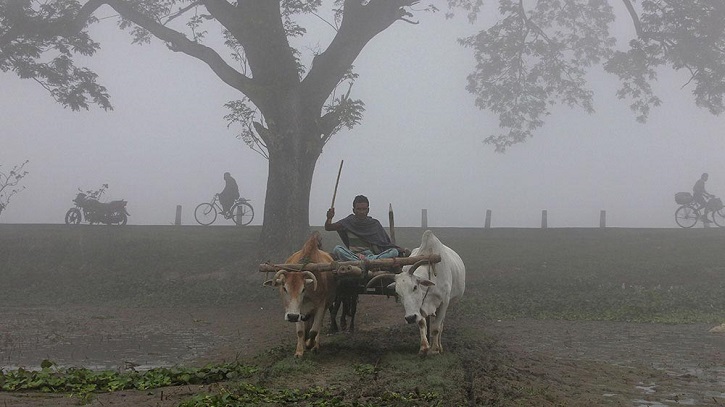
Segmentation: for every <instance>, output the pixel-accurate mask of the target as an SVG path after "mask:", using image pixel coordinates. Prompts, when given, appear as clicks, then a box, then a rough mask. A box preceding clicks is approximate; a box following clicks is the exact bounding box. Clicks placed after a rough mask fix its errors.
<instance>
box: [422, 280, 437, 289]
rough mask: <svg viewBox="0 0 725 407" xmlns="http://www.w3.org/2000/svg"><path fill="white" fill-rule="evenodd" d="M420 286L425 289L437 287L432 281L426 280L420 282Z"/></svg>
mask: <svg viewBox="0 0 725 407" xmlns="http://www.w3.org/2000/svg"><path fill="white" fill-rule="evenodd" d="M419 284H420V285H422V286H423V287H432V286H434V285H436V283H434V282H432V281H430V280H426V279H421V280H420V281H419Z"/></svg>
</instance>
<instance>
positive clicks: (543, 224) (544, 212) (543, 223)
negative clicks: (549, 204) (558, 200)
mask: <svg viewBox="0 0 725 407" xmlns="http://www.w3.org/2000/svg"><path fill="white" fill-rule="evenodd" d="M541 228H542V229H546V228H547V222H546V209H544V210H542V211H541Z"/></svg>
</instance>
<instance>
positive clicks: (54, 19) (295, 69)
mask: <svg viewBox="0 0 725 407" xmlns="http://www.w3.org/2000/svg"><path fill="white" fill-rule="evenodd" d="M620 1H621V4H624V5H625V6H626V8H627V10H628V12H629V17H630V18H631V21H632V24H633V26H634V27H635V29H636V31H637V38H635V39H633V40H632V41H630V43H629V48H628V49H626V50H625V49H618V48H616V43H615V40H614V38H613V37H612V36H611V35H610V33H609V28H610V26H611V24H612V22H613V21H614V18H615V15H614V12H613V9H612V7H611V4H613V3H615V2H620ZM723 3H724V2H723V1H722V0H639V1H635V0H609V1H607V0H548V1H546V0H539V1H535V2H522V1H519V0H499V1H498V8H497V9H496V10H490V11H489V10H488V9H482V5H483V0H446V1H439V2H437V3H435V4H437V6H440V7H442V4H443V5H447V11H446V13H445V15H446V16H451V15H452V13H453V12H454V11H458V10H462V11H463V12H464V13H466V14H467V15H468V18H469V20H470V21H471V22H475V20H476V17H477V16H478V15H479V13H480V12H481V11H482V10H483V11H485V12H490V13H497V14H498V19H497V22H496V23H495V24H494V25H493V26H491V27H490V28H488V29H486V30H483V31H481V32H480V33H479V34H477V35H474V36H471V37H469V38H463V39H461V40H460V43H461V44H462V45H464V46H466V47H470V48H471V49H472V50H473V51H474V53H475V56H476V59H477V61H478V63H477V66H476V68H475V70H474V72H473V73H472V74H471V75H470V76H469V78H468V80H469V84H468V87H467V88H468V90H469V91H470V92H472V93H473V94H474V95H475V96H476V105H477V106H478V107H480V108H481V109H488V110H491V111H493V112H494V113H497V114H498V116H499V121H500V127H501V128H502V129H503V130H504V131H503V133H502V134H498V135H491V136H490V137H488V138H487V141H488V142H490V143H492V144H494V145H495V146H496V148H497V150H500V151H502V150H504V149H505V148H507V147H508V146H511V145H513V144H515V143H519V142H522V141H525V140H526V139H527V138H528V137H531V136H532V134H533V131H534V130H535V129H536V128H538V127H540V126H541V125H542V124H543V117H544V116H546V115H547V114H549V108H550V106H552V105H554V104H560V103H563V104H567V105H570V106H581V107H582V108H584V110H585V111H587V112H592V111H594V107H593V103H592V91H591V90H589V89H588V88H587V86H586V85H587V82H586V77H585V75H586V73H587V71H588V70H589V68H591V67H592V66H593V65H596V64H602V65H603V66H604V68H605V69H606V70H607V71H609V72H611V73H613V74H615V75H617V76H619V78H620V79H621V83H622V86H621V88H620V89H619V90H618V95H619V97H620V98H623V99H627V100H629V101H630V106H631V108H632V109H633V110H634V111H635V112H636V113H637V114H638V119H639V120H645V119H646V117H647V114H648V113H649V110H650V108H651V107H652V106H657V105H659V104H660V100H659V99H658V98H657V96H656V95H655V94H654V93H653V91H652V88H651V85H650V82H651V81H653V80H655V79H656V77H657V75H656V74H657V69H658V68H659V67H661V66H669V67H671V68H673V69H675V70H686V71H688V72H689V75H690V82H692V84H694V91H693V92H694V94H695V101H696V103H697V104H698V105H699V106H703V107H706V108H708V109H709V110H710V111H711V112H712V113H715V114H718V113H720V112H722V110H723V104H722V94H723V92H725V81H724V80H723V78H724V77H725V64H724V63H723V62H725V61H723V50H724V49H725V44H724V43H723V31H724V30H723V21H725V18H724V17H725V16H724V15H723V13H724V11H723V7H724V6H723ZM417 5H418V1H417V0H328V1H323V0H309V1H297V0H277V1H274V0H237V1H231V2H230V1H225V0H87V1H79V0H46V1H31V0H11V1H4V2H2V1H0V69H2V70H3V71H14V72H15V73H16V74H17V75H19V76H20V77H21V78H32V79H34V80H35V81H36V82H38V83H39V84H40V85H41V86H43V87H44V88H45V89H47V90H48V91H49V92H50V94H51V96H53V97H54V98H55V99H56V100H57V101H58V102H59V103H62V104H63V105H65V106H67V107H70V108H71V109H74V110H78V109H80V108H84V109H87V108H88V105H89V104H90V103H93V104H97V105H99V106H100V107H102V108H104V109H110V108H111V104H110V103H109V95H108V94H107V92H106V89H105V88H104V87H103V86H102V85H100V84H99V83H98V82H97V76H96V74H95V73H93V72H91V71H90V70H88V69H86V68H82V67H77V66H75V64H74V61H73V57H74V56H75V55H92V54H93V53H94V52H95V51H96V50H97V49H98V47H99V44H98V43H96V42H94V41H93V40H92V39H91V38H90V36H89V34H88V31H87V28H88V26H89V25H91V24H94V23H97V22H99V20H98V17H97V16H96V15H95V13H96V11H97V10H98V9H100V8H101V7H102V6H109V7H110V8H112V9H113V10H114V11H115V13H117V14H118V24H119V27H120V28H121V29H124V30H128V31H129V32H130V33H131V35H132V38H133V41H134V42H135V43H138V44H143V43H146V42H149V41H150V40H151V39H152V38H153V37H155V38H157V39H159V40H161V41H163V42H164V43H165V44H166V45H167V47H168V48H169V50H171V51H174V52H181V53H184V54H186V55H188V56H190V57H193V58H196V59H198V60H200V61H202V62H204V63H206V64H207V65H208V66H209V68H210V69H211V70H212V72H213V73H214V74H215V75H216V76H217V77H218V78H219V79H220V80H222V81H223V82H224V83H226V84H227V85H229V86H231V87H232V88H234V89H236V90H238V91H239V92H240V98H239V99H238V100H235V101H231V102H229V103H228V104H227V107H229V109H230V113H229V115H228V116H227V117H226V119H227V120H228V121H229V122H230V123H235V124H239V125H241V128H242V130H241V134H240V137H241V138H242V139H243V140H244V141H245V142H246V143H247V144H248V145H249V146H250V147H252V148H253V149H254V150H255V151H257V152H259V153H261V154H262V155H264V156H265V157H267V158H268V160H269V178H268V182H267V195H266V201H265V208H264V226H263V231H262V236H261V245H262V247H263V248H266V249H268V250H269V252H270V253H283V252H289V251H290V250H292V249H293V248H295V247H296V246H298V245H299V243H300V242H301V241H302V240H303V236H304V235H305V234H306V233H307V232H308V229H309V196H310V187H311V183H312V175H313V172H314V168H315V165H316V163H317V159H318V158H319V156H320V154H321V152H322V148H323V147H324V145H325V143H327V142H328V141H329V140H330V138H331V137H332V136H333V135H334V134H335V133H337V132H338V131H339V130H340V129H342V128H345V127H346V128H352V127H353V126H355V125H356V124H358V123H359V122H360V120H361V118H362V112H363V110H364V104H363V102H362V101H360V100H357V99H353V98H351V96H350V95H351V90H352V85H353V83H354V79H355V77H356V75H355V74H354V73H353V70H352V67H353V63H354V61H355V60H356V59H357V57H358V56H359V54H360V52H361V51H362V50H363V48H364V47H365V46H366V45H367V43H368V42H369V41H370V40H372V38H373V37H375V36H376V35H377V34H379V33H381V32H383V31H385V30H386V29H387V28H388V27H390V26H391V25H392V24H394V23H396V22H408V23H411V22H414V21H413V19H414V18H415V14H416V13H421V12H424V11H431V12H434V11H438V8H437V6H436V5H433V3H432V4H431V5H429V6H427V7H416V6H417ZM304 15H315V16H320V15H326V16H329V25H330V26H331V27H333V28H334V29H335V36H334V38H333V39H332V40H331V41H330V43H329V44H328V45H327V48H326V49H324V50H322V51H320V52H313V55H309V56H305V55H303V54H302V52H300V51H299V50H297V49H294V48H293V47H292V46H290V40H292V39H294V38H297V37H303V36H305V35H307V34H308V33H307V31H306V29H305V28H304V27H303V26H301V25H300V24H301V22H302V21H304V20H303V19H302V18H301V17H302V16H304ZM214 27H215V28H214ZM212 28H214V29H215V30H220V31H221V32H222V33H223V37H224V40H225V42H224V45H225V46H226V47H227V52H228V53H229V54H228V55H229V57H228V58H227V59H225V58H223V57H222V55H221V54H220V53H219V51H217V50H215V49H214V48H212V45H213V44H211V42H209V41H207V40H208V33H209V30H210V29H212ZM391 40H394V39H391ZM421 45H422V46H425V44H421ZM305 57H306V58H305ZM307 60H310V61H311V63H309V64H307V66H306V65H305V64H304V62H303V61H307ZM411 69H412V68H411Z"/></svg>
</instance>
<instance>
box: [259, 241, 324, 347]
mask: <svg viewBox="0 0 725 407" xmlns="http://www.w3.org/2000/svg"><path fill="white" fill-rule="evenodd" d="M320 241H321V238H320V233H319V232H314V233H312V234H311V235H310V237H309V238H308V239H307V242H305V245H304V246H303V247H302V250H300V251H298V252H295V253H294V254H293V255H292V256H290V257H289V258H288V259H287V261H285V263H287V264H295V263H296V264H305V263H331V262H332V261H333V260H332V257H331V256H330V254H329V253H327V252H324V251H322V250H320V249H319V248H320ZM264 285H266V286H274V287H279V293H280V295H281V297H282V302H283V304H284V319H285V321H289V322H294V323H295V328H296V330H297V348H296V349H295V357H302V354H303V353H304V352H305V347H306V348H307V349H311V350H313V351H317V350H318V349H319V348H320V335H319V333H320V328H321V327H322V321H323V319H324V316H325V311H326V310H327V308H328V307H329V306H330V305H331V304H332V302H333V300H334V299H335V292H336V285H335V280H334V277H333V275H332V273H326V272H314V273H313V272H310V271H294V270H280V271H278V272H277V274H275V276H274V278H272V279H271V280H268V281H265V282H264Z"/></svg>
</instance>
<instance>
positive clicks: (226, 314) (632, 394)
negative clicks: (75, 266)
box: [0, 296, 725, 406]
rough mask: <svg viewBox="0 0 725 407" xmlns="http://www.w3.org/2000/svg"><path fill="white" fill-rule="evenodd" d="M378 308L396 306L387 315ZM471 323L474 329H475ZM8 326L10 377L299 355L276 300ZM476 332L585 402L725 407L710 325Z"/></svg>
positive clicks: (22, 314)
mask: <svg viewBox="0 0 725 407" xmlns="http://www.w3.org/2000/svg"><path fill="white" fill-rule="evenodd" d="M275 300H276V299H275ZM381 301H388V302H389V304H387V303H386V304H384V305H383V306H381V304H380V302H381ZM381 310H382V312H381ZM373 311H374V312H373ZM400 311H401V310H400V309H399V306H398V305H396V304H395V303H394V301H393V300H392V299H387V300H386V299H385V298H382V297H376V296H363V297H361V302H360V305H359V307H358V320H357V329H358V330H360V331H365V330H374V329H377V328H380V327H386V326H391V325H395V324H402V323H403V321H402V317H401V313H400ZM459 323H460V322H459ZM465 323H466V324H467V327H468V324H471V323H472V322H471V321H470V320H466V322H465ZM0 327H2V328H1V329H2V332H1V333H0V344H1V345H2V346H1V347H0V366H2V368H3V369H12V368H17V367H18V366H23V367H26V368H36V367H38V366H39V364H40V362H41V361H42V360H43V359H50V360H52V361H54V362H56V363H58V364H59V365H60V366H83V367H91V368H96V369H124V368H128V367H130V366H135V367H136V368H137V369H139V368H148V367H154V366H170V365H176V364H180V365H184V364H186V365H195V364H196V365H198V364H200V363H205V362H212V361H214V362H219V361H230V360H233V359H235V358H237V357H245V356H251V355H254V354H256V353H258V352H260V351H263V350H265V349H268V348H270V347H274V346H277V345H280V344H282V345H285V346H288V345H289V346H291V343H292V338H293V333H292V328H291V326H290V325H289V324H287V323H285V322H284V321H282V314H281V310H280V307H279V305H278V304H276V302H270V304H265V305H262V306H259V305H255V306H247V307H235V308H214V309H211V308H209V309H184V310H180V309H167V308H155V309H111V308H106V309H98V308H95V309H87V308H72V309H62V308H33V309H13V308H2V309H0ZM469 328H470V327H469ZM472 328H473V329H474V330H475V329H478V330H480V332H481V334H482V335H483V334H485V335H489V336H493V337H494V338H496V339H498V340H499V341H500V343H501V344H503V345H504V346H505V347H506V348H508V349H509V350H510V351H511V352H513V354H514V355H516V356H517V360H519V362H518V363H517V368H519V369H525V370H527V371H529V372H533V373H534V374H536V375H539V374H540V375H544V376H546V377H547V380H553V381H554V383H555V385H561V386H571V388H573V389H576V391H579V392H582V393H583V396H582V397H583V398H581V399H582V400H584V399H600V400H601V399H602V397H604V398H605V399H606V398H607V397H610V395H609V393H608V392H611V393H612V395H611V397H612V401H613V405H632V406H665V405H674V404H677V403H679V404H680V405H682V404H686V405H725V334H722V333H721V334H715V333H709V332H708V330H709V329H710V326H707V325H703V324H693V325H659V324H631V323H619V322H586V321H584V322H582V321H537V320H517V321H501V322H496V321H483V322H482V323H481V324H480V325H477V326H473V327H472ZM323 341H324V339H323ZM323 345H324V342H323ZM607 366H609V367H611V369H609V368H607ZM595 367H596V368H595ZM602 367H604V370H601V369H602ZM597 369H599V370H597ZM607 369H608V370H607ZM647 369H650V370H651V371H652V372H655V373H656V374H652V375H651V376H650V377H649V378H648V379H647V380H643V379H642V377H641V375H642V373H641V372H643V371H644V372H646V371H647ZM603 372H605V373H603ZM618 372H621V375H620V374H619V373H618ZM628 372H629V373H628ZM635 373H636V374H635ZM628 380H632V381H633V382H632V383H630V382H628ZM584 382H587V383H584ZM627 389H628V390H627ZM199 390H200V389H198V388H192V387H191V386H181V387H177V388H166V389H163V391H164V393H163V394H164V395H163V396H161V390H158V391H154V392H151V393H145V394H138V392H136V393H135V392H119V393H114V394H105V395H101V396H99V397H97V399H96V401H94V403H93V404H92V405H149V406H167V405H168V406H171V405H176V404H177V403H178V401H179V400H180V399H181V398H182V397H187V396H188V395H190V394H193V393H194V392H196V391H199ZM623 392H626V393H625V394H624V395H621V394H620V396H621V397H618V398H617V397H614V394H616V393H623ZM164 397H165V398H164ZM586 397H590V398H586ZM615 400H620V401H621V400H629V402H628V403H627V404H620V403H619V402H614V401H615ZM0 403H4V404H3V405H5V406H42V405H73V404H74V403H75V402H74V401H73V400H72V399H68V398H67V397H65V398H63V397H58V396H46V395H33V394H31V395H28V394H15V393H0ZM66 403H67V404H66Z"/></svg>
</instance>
